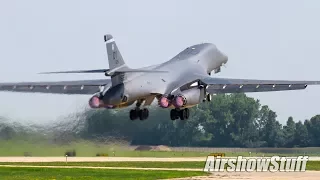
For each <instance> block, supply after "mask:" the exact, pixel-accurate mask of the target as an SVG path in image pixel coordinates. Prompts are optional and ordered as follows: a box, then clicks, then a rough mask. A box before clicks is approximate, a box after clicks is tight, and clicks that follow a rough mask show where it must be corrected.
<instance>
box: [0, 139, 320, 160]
mask: <svg viewBox="0 0 320 180" xmlns="http://www.w3.org/2000/svg"><path fill="white" fill-rule="evenodd" d="M0 144H1V146H0V156H24V155H25V153H28V154H30V155H31V156H38V157H41V156H42V157H44V156H64V154H65V152H66V151H72V150H75V151H76V156H80V157H93V156H96V154H97V153H105V154H108V156H115V157H206V156H207V155H208V154H210V153H211V152H208V151H206V152H204V151H192V148H187V149H183V150H186V151H181V150H179V151H169V152H165V151H134V150H133V149H130V148H129V147H128V146H121V145H106V144H95V143H93V142H87V141H81V142H75V143H72V144H69V145H58V144H52V143H48V142H39V141H38V142H28V141H17V140H15V141H0ZM175 149H176V148H175ZM222 151H223V150H222ZM220 153H225V154H226V156H238V155H242V156H249V153H248V152H220ZM263 155H265V156H272V155H280V156H297V155H303V154H302V153H252V154H251V156H263ZM305 155H309V156H319V155H320V152H318V153H306V154H305Z"/></svg>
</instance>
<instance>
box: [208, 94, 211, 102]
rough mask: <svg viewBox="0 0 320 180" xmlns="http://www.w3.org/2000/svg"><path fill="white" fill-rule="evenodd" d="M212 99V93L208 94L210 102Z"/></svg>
mask: <svg viewBox="0 0 320 180" xmlns="http://www.w3.org/2000/svg"><path fill="white" fill-rule="evenodd" d="M211 100H212V96H211V94H207V101H208V102H210V101H211Z"/></svg>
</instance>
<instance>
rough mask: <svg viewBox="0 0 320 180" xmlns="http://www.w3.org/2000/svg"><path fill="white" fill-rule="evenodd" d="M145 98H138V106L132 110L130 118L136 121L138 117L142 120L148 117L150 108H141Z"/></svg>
mask: <svg viewBox="0 0 320 180" xmlns="http://www.w3.org/2000/svg"><path fill="white" fill-rule="evenodd" d="M142 102H143V100H138V102H137V104H136V108H135V109H132V110H130V120H132V121H134V120H136V119H138V118H139V119H140V120H141V121H143V120H145V119H148V117H149V110H148V109H147V108H143V109H140V106H141V104H142Z"/></svg>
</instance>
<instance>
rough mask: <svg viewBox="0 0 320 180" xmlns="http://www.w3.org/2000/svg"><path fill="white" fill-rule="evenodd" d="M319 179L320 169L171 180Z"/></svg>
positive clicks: (217, 174) (227, 173) (220, 174)
mask: <svg viewBox="0 0 320 180" xmlns="http://www.w3.org/2000/svg"><path fill="white" fill-rule="evenodd" d="M189 179H190V180H217V179H228V180H240V179H242V180H244V179H246V180H319V179H320V171H306V172H289V173H284V172H276V173H271V172H250V173H247V172H234V173H229V172H224V173H214V174H212V175H210V176H209V177H190V178H176V179H171V180H189Z"/></svg>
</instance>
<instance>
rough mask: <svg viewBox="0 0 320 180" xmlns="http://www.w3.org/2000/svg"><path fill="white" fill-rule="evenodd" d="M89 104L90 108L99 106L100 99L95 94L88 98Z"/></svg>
mask: <svg viewBox="0 0 320 180" xmlns="http://www.w3.org/2000/svg"><path fill="white" fill-rule="evenodd" d="M89 105H90V107H91V108H100V107H101V106H100V99H99V98H98V97H97V96H93V97H92V98H91V99H90V100H89Z"/></svg>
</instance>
